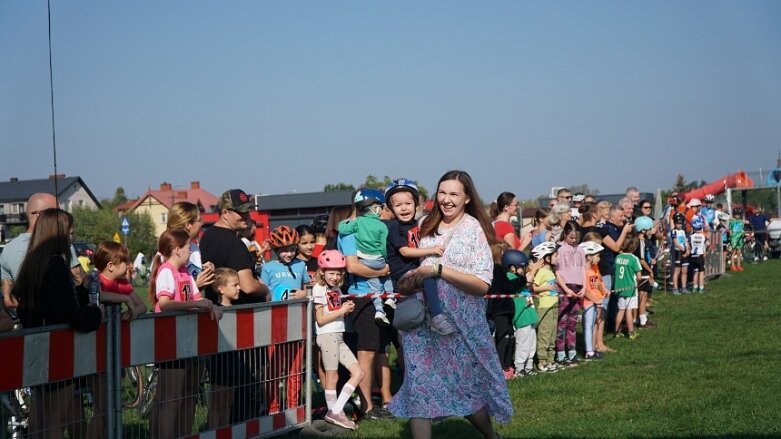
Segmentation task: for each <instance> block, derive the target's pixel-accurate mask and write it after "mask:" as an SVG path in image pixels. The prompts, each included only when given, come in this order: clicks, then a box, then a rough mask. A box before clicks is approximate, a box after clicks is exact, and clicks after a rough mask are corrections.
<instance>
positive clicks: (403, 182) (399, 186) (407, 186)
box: [385, 178, 420, 207]
mask: <svg viewBox="0 0 781 439" xmlns="http://www.w3.org/2000/svg"><path fill="white" fill-rule="evenodd" d="M401 191H407V192H409V193H411V194H412V199H414V200H415V205H416V206H417V205H418V198H420V191H419V190H418V185H417V183H416V182H415V180H410V179H408V178H397V179H396V180H393V181H392V182H390V184H389V185H388V186H387V187H386V188H385V203H386V204H387V205H388V207H390V199H391V196H393V194H395V193H397V192H401Z"/></svg>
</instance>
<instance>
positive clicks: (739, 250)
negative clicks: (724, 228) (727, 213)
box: [728, 207, 746, 271]
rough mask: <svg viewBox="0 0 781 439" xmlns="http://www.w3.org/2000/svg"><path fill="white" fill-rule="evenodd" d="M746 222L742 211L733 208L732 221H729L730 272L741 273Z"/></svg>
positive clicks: (738, 208)
mask: <svg viewBox="0 0 781 439" xmlns="http://www.w3.org/2000/svg"><path fill="white" fill-rule="evenodd" d="M745 226H746V220H745V219H743V209H742V208H740V207H735V208H733V209H732V219H731V220H729V225H728V229H729V246H730V249H731V250H732V252H731V256H730V259H731V260H732V267H730V271H743V240H744V238H745V231H744V228H745Z"/></svg>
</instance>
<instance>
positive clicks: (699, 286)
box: [689, 216, 709, 294]
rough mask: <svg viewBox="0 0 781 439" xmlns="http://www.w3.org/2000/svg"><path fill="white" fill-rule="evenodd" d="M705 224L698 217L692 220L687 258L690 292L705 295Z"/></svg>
mask: <svg viewBox="0 0 781 439" xmlns="http://www.w3.org/2000/svg"><path fill="white" fill-rule="evenodd" d="M704 226H705V224H704V223H703V221H702V219H700V217H697V216H695V217H694V218H692V234H691V236H689V245H690V246H691V251H692V254H691V256H689V269H690V270H692V273H693V274H692V292H693V293H700V294H703V293H705V249H706V248H707V247H708V244H709V242H708V238H707V237H706V236H705V233H703V228H704Z"/></svg>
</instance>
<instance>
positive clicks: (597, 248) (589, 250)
mask: <svg viewBox="0 0 781 439" xmlns="http://www.w3.org/2000/svg"><path fill="white" fill-rule="evenodd" d="M578 247H580V248H582V249H583V252H584V253H586V256H588V255H595V254H597V253H599V252H601V251H602V250H604V249H605V247H602V246H601V245H599V244H597V243H596V242H594V241H584V242H581V243H580V244H578Z"/></svg>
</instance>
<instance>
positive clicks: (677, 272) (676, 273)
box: [673, 265, 681, 291]
mask: <svg viewBox="0 0 781 439" xmlns="http://www.w3.org/2000/svg"><path fill="white" fill-rule="evenodd" d="M680 275H681V267H679V266H677V265H676V266H675V268H674V269H673V291H675V290H677V289H678V276H680Z"/></svg>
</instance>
